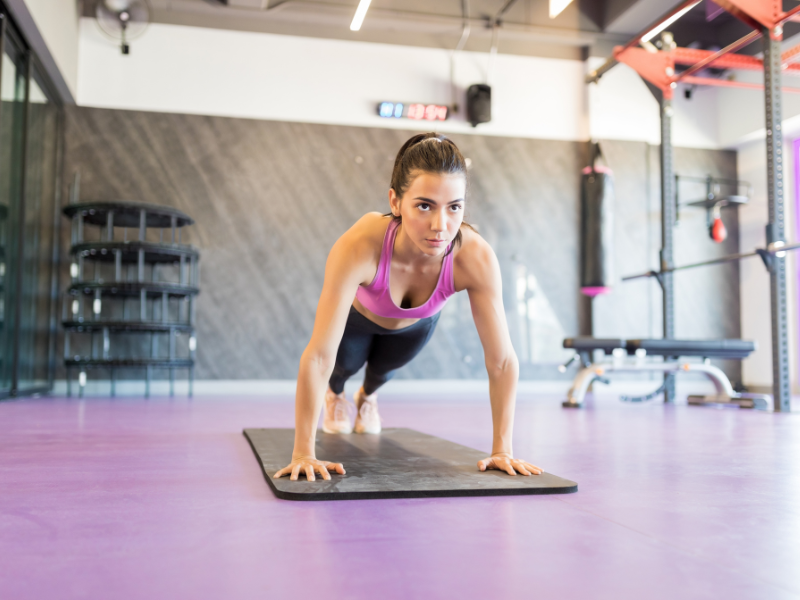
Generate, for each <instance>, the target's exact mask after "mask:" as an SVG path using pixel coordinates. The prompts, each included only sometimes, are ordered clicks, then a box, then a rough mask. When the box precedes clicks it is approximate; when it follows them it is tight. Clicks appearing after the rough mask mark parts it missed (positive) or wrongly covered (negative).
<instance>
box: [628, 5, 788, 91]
mask: <svg viewBox="0 0 800 600" xmlns="http://www.w3.org/2000/svg"><path fill="white" fill-rule="evenodd" d="M715 2H716V3H717V4H719V5H720V6H721V7H722V8H724V9H725V10H727V11H728V12H730V13H731V14H733V15H734V16H736V17H738V18H739V19H741V20H742V21H744V22H745V23H747V24H748V25H750V26H751V27H753V28H754V30H755V31H752V32H750V33H749V34H747V35H746V36H744V37H743V38H741V39H739V40H737V41H735V42H733V43H732V44H730V45H729V46H727V47H726V48H723V49H722V50H719V51H718V52H711V51H710V50H694V49H691V48H675V49H673V50H667V51H658V52H651V51H649V50H645V49H643V48H638V47H637V44H639V42H640V41H641V39H642V37H643V36H644V35H645V34H647V32H649V31H651V30H652V29H654V28H655V27H658V26H659V25H660V24H661V23H663V22H664V21H666V20H667V19H669V18H670V17H672V16H673V15H675V14H676V13H677V12H679V11H681V10H683V9H684V8H685V7H687V6H689V5H690V4H692V1H691V0H690V1H688V2H683V3H682V4H680V5H679V6H678V7H676V8H675V9H673V10H672V11H671V12H669V13H668V14H666V15H664V16H663V17H662V18H661V19H660V20H659V21H658V22H656V23H655V24H653V25H652V26H651V27H650V28H648V29H647V30H646V31H644V32H643V33H641V34H640V35H638V36H636V37H635V38H633V39H632V40H631V41H630V42H628V43H627V44H626V45H625V46H617V47H616V48H614V59H616V60H617V61H618V62H621V63H625V64H626V65H628V66H629V67H631V68H633V69H634V70H635V71H636V72H637V73H638V74H639V75H640V76H641V77H642V78H643V79H645V80H647V81H649V82H650V83H652V84H653V85H655V86H656V87H658V88H659V89H660V90H661V92H662V93H663V94H664V97H665V98H668V99H671V98H672V96H673V90H674V89H675V87H676V86H677V83H678V82H679V81H682V82H685V83H692V84H695V85H714V86H721V87H739V88H747V89H764V87H763V86H762V85H759V84H751V83H743V82H737V81H727V80H720V79H713V78H710V77H695V76H694V74H695V73H697V72H698V71H700V70H702V69H704V68H707V67H715V68H721V69H740V70H750V71H761V70H763V68H764V64H763V61H761V60H759V59H757V58H754V57H752V56H745V55H742V54H735V53H734V51H735V50H739V49H740V48H743V47H744V46H746V45H747V44H749V43H751V42H753V41H754V40H756V39H758V38H759V37H761V35H762V29H763V28H766V29H767V30H769V32H770V37H771V38H772V39H781V37H782V35H783V27H781V25H782V24H783V23H785V22H786V21H789V20H795V19H797V18H800V6H796V7H795V8H793V9H792V10H789V11H787V12H783V9H782V6H781V0H715ZM798 55H800V46H796V47H794V48H792V49H790V50H787V51H786V52H784V53H783V55H782V56H781V61H782V63H783V69H784V72H787V73H798V74H800V63H789V62H788V61H790V60H791V59H792V58H794V57H795V56H798ZM676 64H679V65H690V67H689V68H688V69H686V70H685V71H683V72H682V73H681V74H679V75H676V74H675V65H676ZM784 91H786V92H792V93H796V92H800V89H795V88H784Z"/></svg>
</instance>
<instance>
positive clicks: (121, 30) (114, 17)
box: [95, 0, 150, 54]
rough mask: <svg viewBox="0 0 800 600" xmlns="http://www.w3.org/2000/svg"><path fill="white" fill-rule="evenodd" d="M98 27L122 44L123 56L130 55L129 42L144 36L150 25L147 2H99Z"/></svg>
mask: <svg viewBox="0 0 800 600" xmlns="http://www.w3.org/2000/svg"><path fill="white" fill-rule="evenodd" d="M95 15H96V16H97V25H98V26H99V27H100V30H101V31H102V32H103V33H105V34H106V35H107V36H109V37H110V38H112V39H114V40H118V41H119V43H120V50H121V51H122V53H123V54H130V51H131V48H130V46H129V45H128V42H129V41H131V40H133V39H135V38H137V37H139V36H140V35H142V34H143V33H144V31H145V29H147V25H148V24H149V23H150V6H149V5H148V4H147V0H97V4H96V5H95Z"/></svg>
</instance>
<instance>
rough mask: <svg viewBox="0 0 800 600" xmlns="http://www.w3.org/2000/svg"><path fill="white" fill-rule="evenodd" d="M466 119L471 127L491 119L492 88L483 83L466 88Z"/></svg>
mask: <svg viewBox="0 0 800 600" xmlns="http://www.w3.org/2000/svg"><path fill="white" fill-rule="evenodd" d="M467 120H468V121H469V122H470V123H472V126H473V127H477V125H478V123H488V122H489V121H491V120H492V88H491V87H489V86H488V85H486V84H485V83H475V84H473V85H471V86H469V87H468V88H467Z"/></svg>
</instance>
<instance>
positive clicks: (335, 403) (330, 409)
mask: <svg viewBox="0 0 800 600" xmlns="http://www.w3.org/2000/svg"><path fill="white" fill-rule="evenodd" d="M352 409H353V405H352V404H350V403H349V402H348V401H347V398H345V397H344V392H342V393H341V394H334V393H333V391H331V388H328V390H327V391H326V392H325V414H324V415H323V417H322V431H324V432H325V433H353V425H352V424H351V423H350V411H351V410H352Z"/></svg>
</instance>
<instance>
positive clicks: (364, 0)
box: [350, 0, 372, 31]
mask: <svg viewBox="0 0 800 600" xmlns="http://www.w3.org/2000/svg"><path fill="white" fill-rule="evenodd" d="M370 2H372V0H361V2H359V3H358V8H357V9H356V14H355V16H354V17H353V22H352V23H350V31H358V30H359V29H361V24H362V23H363V22H364V17H366V16H367V9H368V8H369V3H370Z"/></svg>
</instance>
